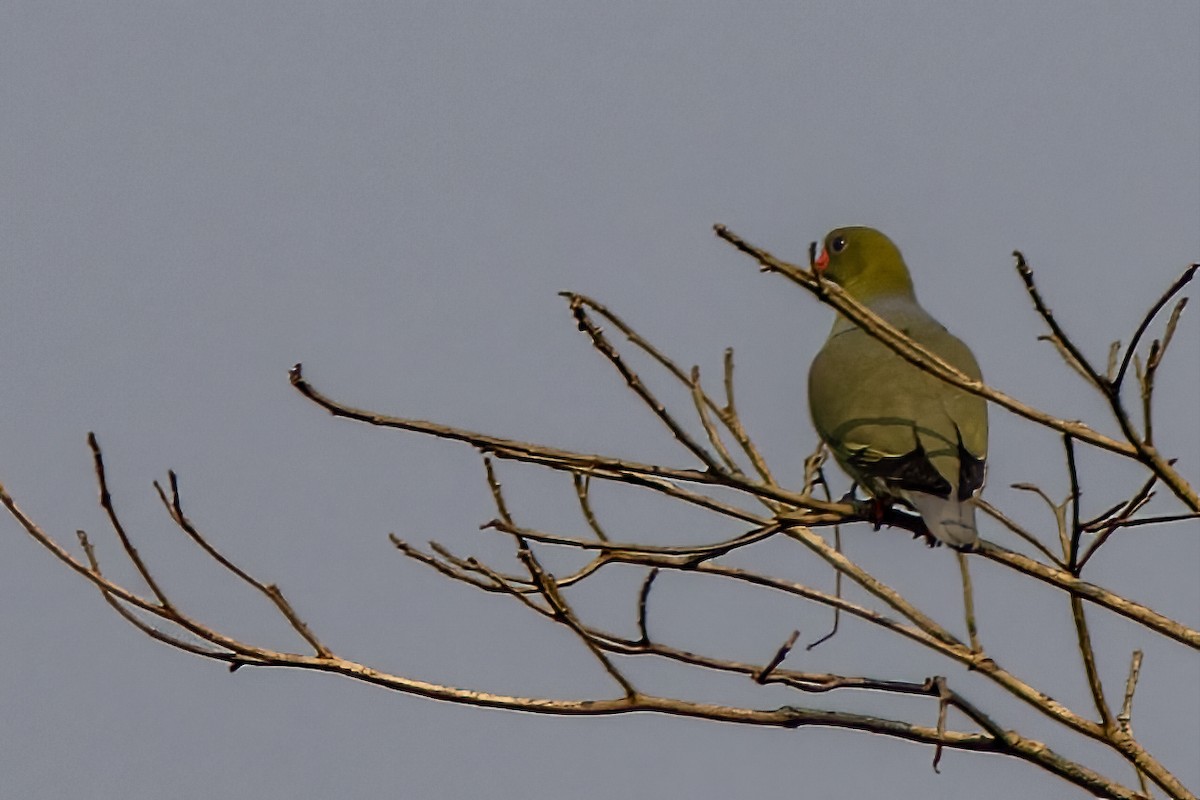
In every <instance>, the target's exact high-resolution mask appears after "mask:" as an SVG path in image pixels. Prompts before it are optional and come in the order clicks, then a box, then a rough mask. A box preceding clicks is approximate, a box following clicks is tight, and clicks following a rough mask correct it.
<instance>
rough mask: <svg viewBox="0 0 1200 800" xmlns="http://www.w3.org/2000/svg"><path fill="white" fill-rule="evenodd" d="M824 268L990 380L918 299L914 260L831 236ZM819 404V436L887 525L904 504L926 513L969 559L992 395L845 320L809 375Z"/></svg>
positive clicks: (867, 239) (870, 239)
mask: <svg viewBox="0 0 1200 800" xmlns="http://www.w3.org/2000/svg"><path fill="white" fill-rule="evenodd" d="M813 268H814V269H815V270H816V272H817V273H818V275H819V277H820V278H821V279H823V280H829V281H831V282H833V283H835V284H837V285H838V286H840V287H841V288H842V289H844V290H845V291H846V293H847V294H849V295H850V296H852V297H853V298H855V299H856V300H858V301H859V302H860V303H862V304H863V305H865V306H866V307H867V308H869V309H871V310H872V311H874V312H875V313H876V314H877V315H879V316H880V317H882V318H883V319H885V320H887V321H888V322H889V323H891V324H892V325H893V326H895V327H896V328H898V329H899V330H900V331H901V332H902V333H904V334H905V335H906V336H908V337H909V338H910V339H912V340H913V341H915V342H917V343H918V344H920V345H922V346H924V347H925V348H926V349H927V350H929V351H930V352H932V353H934V354H936V355H938V356H940V357H941V358H942V359H943V360H944V361H946V362H948V363H949V364H952V365H953V366H955V367H957V368H958V369H959V370H960V371H961V372H963V373H964V374H966V375H967V376H968V377H970V378H974V379H976V380H982V374H981V373H980V370H979V364H978V363H977V362H976V360H975V356H974V355H973V354H972V353H971V351H970V349H969V348H968V347H967V346H966V345H965V344H963V342H962V341H961V340H959V339H958V338H957V337H955V336H954V335H953V334H951V333H950V332H949V331H948V330H946V328H945V327H944V326H943V325H942V324H941V323H940V322H938V321H937V320H936V319H934V318H933V317H932V316H931V315H930V314H929V313H928V312H927V311H926V310H925V309H924V308H922V307H921V304H920V303H918V302H917V296H916V292H915V291H914V289H913V282H912V277H911V276H910V275H909V271H908V267H907V266H906V265H905V263H904V258H903V257H902V256H901V254H900V250H899V248H897V247H896V245H895V244H893V243H892V240H891V239H889V238H888V237H887V236H885V235H884V234H882V233H880V232H879V231H877V230H875V229H873V228H867V227H862V226H854V227H846V228H837V229H835V230H833V231H830V232H829V233H828V234H827V235H826V236H825V240H824V246H823V247H822V250H821V254H820V256H819V257H818V258H817V259H816V260H815V262H814V263H813ZM808 404H809V412H810V414H811V416H812V422H813V426H814V428H815V429H816V432H817V434H818V435H819V436H820V438H821V440H822V441H824V442H825V444H826V445H827V446H828V447H829V450H830V452H831V453H832V454H833V456H834V458H835V459H836V460H837V462H838V464H839V465H840V466H841V467H842V469H843V470H845V472H846V473H847V474H848V475H849V476H850V478H851V479H852V480H853V481H854V482H855V483H856V484H857V485H858V486H861V487H862V488H863V489H864V490H865V491H866V492H868V493H869V494H870V495H871V497H872V500H873V502H874V512H875V513H876V514H877V519H878V518H879V517H882V513H883V509H885V508H887V507H889V506H891V505H892V504H893V503H896V502H899V503H901V504H903V505H905V506H908V507H909V508H911V509H912V510H914V511H916V512H917V513H918V514H919V515H920V516H921V519H922V520H923V521H924V523H925V527H926V528H928V530H929V533H930V534H932V536H933V537H934V539H936V540H937V541H939V542H944V543H945V544H948V545H950V546H952V547H954V548H956V549H959V550H969V549H971V548H972V547H973V546H974V545H975V543H976V541H977V540H978V536H979V534H978V530H977V528H976V524H975V498H976V497H977V496H978V495H979V492H980V491H981V490H982V488H983V483H984V477H985V473H986V462H987V444H988V413H987V403H986V401H985V400H984V399H983V398H982V397H979V396H978V395H974V394H970V393H968V392H965V391H963V390H962V389H960V388H958V387H957V386H952V385H950V384H949V383H946V382H945V381H942V380H939V379H937V378H935V377H934V376H933V375H930V374H929V373H928V372H925V371H923V370H921V369H920V368H919V367H916V366H915V365H913V364H912V363H910V362H908V361H906V360H904V359H903V358H901V357H900V356H899V355H897V354H896V353H895V352H894V351H893V350H891V349H889V348H888V347H887V346H886V345H884V344H883V343H881V342H880V341H879V340H877V339H875V338H874V337H872V336H871V335H870V334H868V333H867V332H866V331H864V330H863V329H862V328H860V327H859V326H858V325H856V324H855V323H854V322H853V321H851V320H850V319H849V318H847V317H845V316H844V315H842V314H841V313H839V314H838V315H837V318H836V319H835V320H834V323H833V329H832V330H831V331H830V333H829V338H828V339H826V341H825V344H824V346H822V347H821V350H820V351H819V352H818V353H817V355H816V357H815V358H814V359H813V362H812V366H811V368H810V369H809V373H808ZM851 492H853V488H852V489H851ZM930 543H931V544H933V542H932V541H931V542H930Z"/></svg>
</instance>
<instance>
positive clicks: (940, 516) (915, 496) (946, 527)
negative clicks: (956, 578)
mask: <svg viewBox="0 0 1200 800" xmlns="http://www.w3.org/2000/svg"><path fill="white" fill-rule="evenodd" d="M905 499H906V500H908V501H909V502H910V503H912V504H913V506H914V507H915V508H916V509H917V511H918V512H919V513H920V514H921V519H923V520H925V527H927V528H929V532H930V533H932V534H933V535H934V536H935V537H936V538H937V539H938V541H941V542H945V543H946V544H948V545H950V546H951V547H969V546H970V545H973V544H975V542H976V540H978V539H979V533H978V531H977V530H976V529H975V503H974V502H973V501H972V500H965V501H964V500H957V499H955V498H946V497H938V496H936V495H932V494H924V493H921V492H909V493H908V496H907V497H906V498H905Z"/></svg>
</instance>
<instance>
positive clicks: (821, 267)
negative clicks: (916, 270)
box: [813, 226, 913, 301]
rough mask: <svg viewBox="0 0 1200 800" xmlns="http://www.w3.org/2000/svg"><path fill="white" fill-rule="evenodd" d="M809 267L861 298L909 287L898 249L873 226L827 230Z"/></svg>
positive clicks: (902, 290)
mask: <svg viewBox="0 0 1200 800" xmlns="http://www.w3.org/2000/svg"><path fill="white" fill-rule="evenodd" d="M813 268H814V269H816V271H817V272H818V273H820V274H821V275H822V276H823V277H825V278H828V279H829V280H831V281H833V282H834V283H836V284H838V285H839V286H841V287H842V288H843V289H845V290H846V291H847V292H849V293H850V294H851V295H853V296H854V297H855V298H857V299H858V300H861V301H867V300H870V299H871V298H874V297H881V296H886V295H894V294H902V293H903V294H912V291H913V285H912V278H910V277H909V274H908V267H906V266H905V265H904V258H903V257H902V256H901V255H900V250H899V249H898V248H897V247H896V245H894V244H892V240H891V239H889V238H888V237H886V236H884V235H883V234H882V233H880V232H879V231H877V230H875V229H874V228H865V227H862V226H855V227H850V228H836V229H834V230H832V231H830V232H829V233H828V234H827V235H826V236H825V245H824V247H823V248H822V249H821V255H820V256H819V257H818V258H817V260H816V262H814V264H813Z"/></svg>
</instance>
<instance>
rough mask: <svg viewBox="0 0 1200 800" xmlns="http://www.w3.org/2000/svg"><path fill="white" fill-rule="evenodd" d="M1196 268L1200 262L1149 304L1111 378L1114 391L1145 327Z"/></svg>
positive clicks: (1126, 370) (1126, 368)
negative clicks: (1118, 367)
mask: <svg viewBox="0 0 1200 800" xmlns="http://www.w3.org/2000/svg"><path fill="white" fill-rule="evenodd" d="M1197 269H1200V264H1192V265H1191V266H1189V267H1188V268H1187V269H1185V270H1184V271H1183V274H1182V275H1180V276H1179V277H1178V278H1177V279H1176V280H1175V282H1174V283H1173V284H1171V286H1170V287H1169V288H1168V289H1167V290H1166V291H1165V292H1163V294H1162V296H1161V297H1159V298H1158V300H1157V301H1156V302H1155V303H1154V305H1152V306H1150V310H1149V311H1147V312H1146V315H1145V316H1144V317H1142V321H1141V324H1139V325H1138V327H1137V330H1136V331H1134V334H1133V338H1132V339H1130V340H1129V347H1127V348H1125V357H1124V358H1123V359H1121V368H1120V369H1119V370H1118V371H1117V377H1116V378H1114V379H1113V382H1112V385H1113V389H1114V390H1115V391H1118V392H1119V391H1120V390H1121V383H1122V382H1123V381H1124V380H1125V373H1126V372H1128V371H1129V360H1130V359H1131V358H1132V357H1133V354H1134V352H1135V351H1136V350H1137V346H1138V342H1139V341H1141V338H1142V335H1143V334H1144V333H1145V332H1146V329H1147V328H1149V327H1150V323H1151V322H1153V321H1154V318H1155V317H1157V316H1158V312H1159V311H1161V310H1162V307H1163V306H1165V305H1166V304H1167V303H1168V302H1169V301H1170V300H1171V298H1172V297H1174V296H1175V295H1176V294H1178V293H1179V291H1180V290H1181V289H1182V288H1183V287H1184V286H1187V284H1188V282H1190V281H1191V280H1192V278H1193V277H1195V275H1196V270H1197ZM1181 310H1182V309H1181Z"/></svg>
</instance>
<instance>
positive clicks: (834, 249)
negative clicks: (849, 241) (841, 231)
mask: <svg viewBox="0 0 1200 800" xmlns="http://www.w3.org/2000/svg"><path fill="white" fill-rule="evenodd" d="M845 249H846V240H845V239H844V238H843V237H841V236H836V237H834V239H833V241H832V242H830V243H829V251H830V252H831V253H840V252H842V251H843V250H845Z"/></svg>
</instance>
